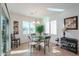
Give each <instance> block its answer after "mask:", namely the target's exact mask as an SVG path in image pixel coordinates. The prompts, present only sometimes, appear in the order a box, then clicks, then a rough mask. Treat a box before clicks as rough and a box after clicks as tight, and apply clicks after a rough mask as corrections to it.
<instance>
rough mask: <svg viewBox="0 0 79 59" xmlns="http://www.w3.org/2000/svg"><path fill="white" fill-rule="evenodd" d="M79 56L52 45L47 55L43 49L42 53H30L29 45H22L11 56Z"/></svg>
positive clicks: (35, 51)
mask: <svg viewBox="0 0 79 59" xmlns="http://www.w3.org/2000/svg"><path fill="white" fill-rule="evenodd" d="M30 55H31V56H78V55H79V53H78V54H74V53H72V52H70V51H67V50H65V49H61V48H60V47H58V46H56V45H54V44H50V50H47V51H46V54H44V50H43V49H41V50H40V51H39V50H37V49H33V52H32V53H30V48H29V47H28V44H27V43H24V44H21V46H19V47H18V48H16V49H13V50H12V51H11V54H10V56H30Z"/></svg>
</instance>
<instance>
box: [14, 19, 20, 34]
mask: <svg viewBox="0 0 79 59" xmlns="http://www.w3.org/2000/svg"><path fill="white" fill-rule="evenodd" d="M18 26H19V25H18V21H14V27H13V28H14V33H15V34H19V28H18Z"/></svg>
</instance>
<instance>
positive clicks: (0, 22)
mask: <svg viewBox="0 0 79 59" xmlns="http://www.w3.org/2000/svg"><path fill="white" fill-rule="evenodd" d="M8 43H9V20H8V18H7V17H6V15H5V13H4V11H3V9H2V8H0V55H6V53H7V49H8Z"/></svg>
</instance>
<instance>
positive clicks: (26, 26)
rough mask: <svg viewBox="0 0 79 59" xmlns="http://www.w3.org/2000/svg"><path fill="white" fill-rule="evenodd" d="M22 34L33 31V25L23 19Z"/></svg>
mask: <svg viewBox="0 0 79 59" xmlns="http://www.w3.org/2000/svg"><path fill="white" fill-rule="evenodd" d="M22 27H23V34H30V33H35V25H34V23H33V22H31V21H23V26H22Z"/></svg>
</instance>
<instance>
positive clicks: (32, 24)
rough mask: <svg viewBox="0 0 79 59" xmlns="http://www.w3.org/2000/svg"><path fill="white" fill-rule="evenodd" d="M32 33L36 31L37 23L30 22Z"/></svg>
mask: <svg viewBox="0 0 79 59" xmlns="http://www.w3.org/2000/svg"><path fill="white" fill-rule="evenodd" d="M30 33H35V24H34V23H33V22H30Z"/></svg>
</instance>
